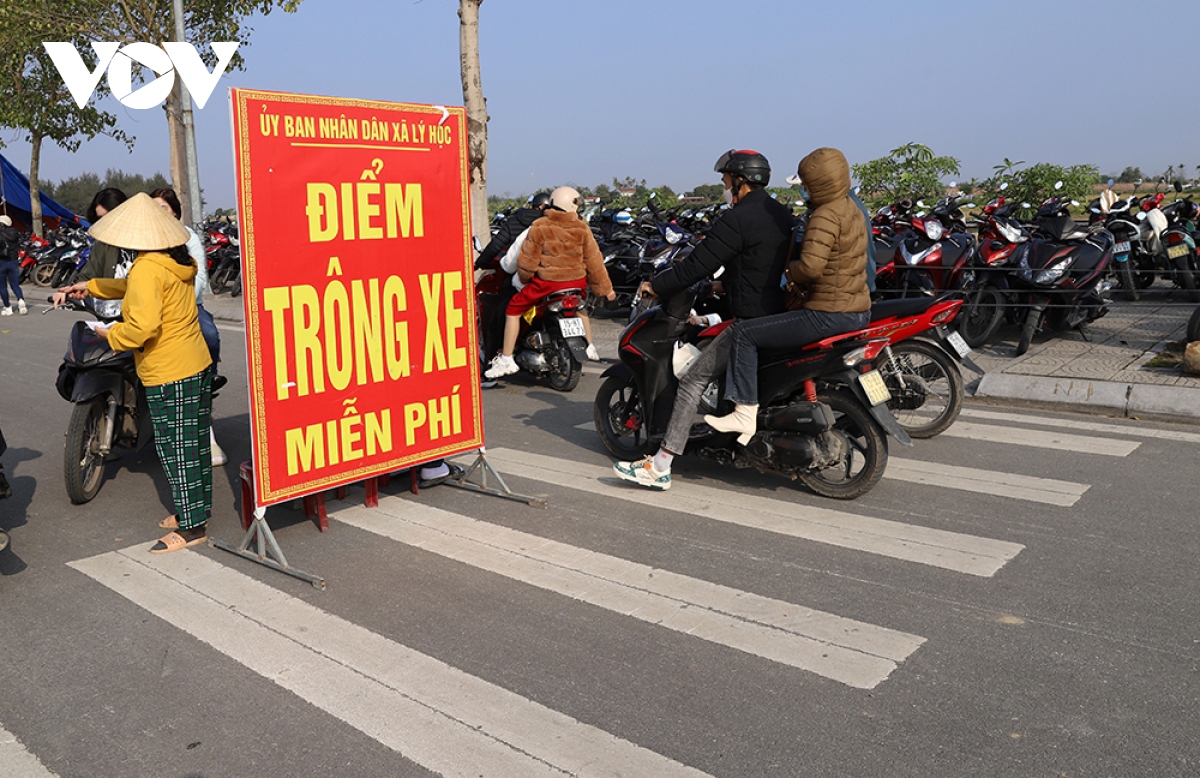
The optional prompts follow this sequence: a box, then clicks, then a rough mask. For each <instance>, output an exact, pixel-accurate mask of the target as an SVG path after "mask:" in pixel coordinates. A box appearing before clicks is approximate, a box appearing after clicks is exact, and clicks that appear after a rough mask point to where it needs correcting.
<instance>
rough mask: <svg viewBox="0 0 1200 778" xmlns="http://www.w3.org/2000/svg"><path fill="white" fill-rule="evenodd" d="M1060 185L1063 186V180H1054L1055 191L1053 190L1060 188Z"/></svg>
mask: <svg viewBox="0 0 1200 778" xmlns="http://www.w3.org/2000/svg"><path fill="white" fill-rule="evenodd" d="M1062 187H1063V182H1062V181H1056V182H1054V191H1055V192H1057V191H1058V190H1059V189H1062Z"/></svg>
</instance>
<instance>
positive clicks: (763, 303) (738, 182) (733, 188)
mask: <svg viewBox="0 0 1200 778" xmlns="http://www.w3.org/2000/svg"><path fill="white" fill-rule="evenodd" d="M713 170H715V171H716V172H717V173H720V174H721V181H722V182H723V183H724V185H725V192H724V197H725V201H726V202H727V203H729V204H730V205H731V206H732V207H731V208H730V209H729V210H728V211H727V212H726V213H725V214H724V215H723V216H722V217H721V218H720V219H718V220H717V222H716V223H715V224H714V225H713V226H712V229H711V230H709V232H708V235H707V237H705V239H704V240H702V241H701V242H700V244H699V245H698V246H697V247H696V249H695V250H694V251H693V252H692V253H691V254H690V255H689V256H688V257H687V258H685V259H684V260H683V261H682V262H680V263H679V264H677V265H673V266H671V267H669V268H667V269H666V270H664V271H663V272H661V273H659V274H658V275H656V276H655V277H654V278H653V279H652V280H651V281H647V282H646V283H644V284H643V285H642V290H641V294H643V295H650V296H652V297H660V298H667V297H671V296H672V295H674V294H676V293H678V292H680V291H682V290H684V289H686V288H688V287H690V286H692V285H693V284H696V283H698V282H700V281H702V280H704V279H706V278H709V277H711V276H712V275H713V274H714V273H716V272H717V271H718V270H719V269H720V268H722V267H724V268H725V272H724V274H723V275H722V277H721V282H722V286H723V288H724V292H725V294H726V296H727V297H728V310H729V312H730V314H731V315H733V316H734V317H736V318H738V319H756V318H759V317H762V316H769V315H771V314H776V313H781V312H782V311H783V310H784V297H783V290H782V289H781V288H780V285H779V279H780V278H781V277H782V276H783V270H784V265H785V264H786V262H787V251H788V241H789V238H790V236H791V231H792V214H791V211H790V210H789V209H788V208H787V206H785V205H783V204H782V203H779V202H778V201H776V200H774V199H773V198H771V197H770V196H769V195H768V194H767V191H766V186H767V184H768V182H770V180H771V166H770V163H769V162H767V158H766V157H764V156H763V155H762V154H760V153H758V152H757V151H752V150H749V149H741V150H736V149H730V150H729V151H727V152H725V153H724V154H722V155H721V157H720V158H719V159H718V160H717V164H716V165H715V166H714V167H713ZM730 329H731V328H726V329H725V330H724V331H723V332H722V333H721V334H720V335H718V336H717V337H716V338H714V339H713V341H712V343H710V344H709V345H708V347H707V348H705V349H704V351H703V352H701V354H700V356H698V357H697V358H696V359H695V361H694V362H693V363H692V365H691V367H689V368H688V371H687V372H686V373H685V374H684V375H683V377H682V378H681V379H680V382H679V391H678V393H677V394H676V395H675V402H674V405H673V407H672V410H671V420H670V422H669V423H668V425H667V430H666V434H665V435H664V437H663V440H662V443H661V444H660V448H659V449H658V452H657V453H655V454H653V455H651V456H647V457H644V458H642V459H640V460H638V461H636V462H617V463H616V464H614V465H613V471H614V472H615V473H616V474H617V476H619V477H620V478H621V479H623V480H625V481H629V482H631V483H635V484H639V485H641V486H646V487H649V488H651V489H659V490H663V489H669V488H670V486H671V462H672V460H673V459H674V458H675V456H676V455H677V454H680V453H682V452H683V450H684V448H685V446H686V444H687V439H688V433H689V432H690V430H691V427H692V421H693V419H694V417H695V415H696V410H697V409H698V408H699V405H700V397H701V395H702V394H703V392H704V389H705V387H707V386H708V384H709V383H710V382H711V381H712V380H713V379H714V378H715V377H717V376H718V375H720V374H721V373H723V372H724V371H725V367H726V365H727V364H728V360H729V345H730V342H731V341H730V337H731V336H730Z"/></svg>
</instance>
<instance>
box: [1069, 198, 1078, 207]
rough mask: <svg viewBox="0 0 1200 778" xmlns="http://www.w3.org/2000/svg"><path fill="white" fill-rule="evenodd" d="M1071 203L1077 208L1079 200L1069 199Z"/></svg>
mask: <svg viewBox="0 0 1200 778" xmlns="http://www.w3.org/2000/svg"><path fill="white" fill-rule="evenodd" d="M1071 205H1073V206H1075V207H1076V208H1078V207H1079V201H1078V200H1072V201H1071Z"/></svg>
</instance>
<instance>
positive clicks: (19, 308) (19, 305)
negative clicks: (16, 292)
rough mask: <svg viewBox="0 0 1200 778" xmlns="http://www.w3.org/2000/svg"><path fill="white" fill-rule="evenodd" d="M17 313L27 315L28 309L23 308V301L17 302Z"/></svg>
mask: <svg viewBox="0 0 1200 778" xmlns="http://www.w3.org/2000/svg"><path fill="white" fill-rule="evenodd" d="M17 313H19V314H21V315H22V316H24V315H25V314H27V313H29V309H28V308H26V307H25V301H24V300H17Z"/></svg>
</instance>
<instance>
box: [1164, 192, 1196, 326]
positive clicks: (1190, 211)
mask: <svg viewBox="0 0 1200 778" xmlns="http://www.w3.org/2000/svg"><path fill="white" fill-rule="evenodd" d="M1175 187H1176V191H1177V192H1179V191H1183V188H1182V187H1181V186H1180V184H1179V182H1178V181H1176V182H1175ZM1197 210H1200V209H1197V206H1196V204H1195V203H1193V202H1192V199H1191V197H1190V196H1189V197H1185V198H1183V199H1181V200H1176V201H1175V202H1173V203H1171V204H1170V205H1168V206H1166V207H1165V208H1163V209H1162V212H1163V215H1164V216H1166V217H1167V229H1166V231H1165V232H1164V233H1163V238H1162V242H1163V249H1164V251H1165V252H1166V260H1167V262H1168V263H1170V269H1171V271H1173V276H1174V280H1175V283H1176V285H1177V286H1179V288H1181V289H1183V290H1184V292H1185V293H1186V294H1187V298H1188V299H1189V300H1191V301H1192V302H1194V303H1195V302H1200V289H1198V288H1197V287H1198V286H1200V272H1198V268H1197V262H1196V239H1195V238H1194V237H1193V235H1192V232H1193V231H1194V230H1195V227H1196V216H1197Z"/></svg>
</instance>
